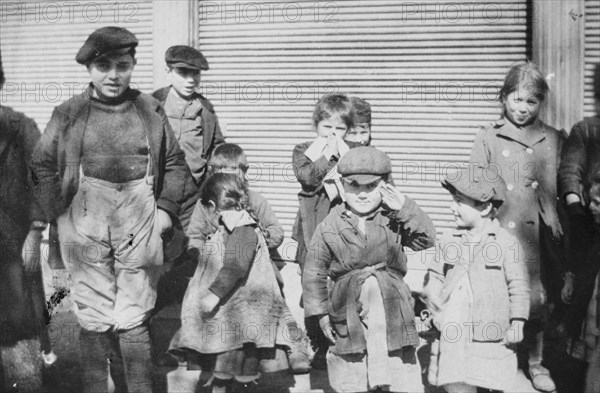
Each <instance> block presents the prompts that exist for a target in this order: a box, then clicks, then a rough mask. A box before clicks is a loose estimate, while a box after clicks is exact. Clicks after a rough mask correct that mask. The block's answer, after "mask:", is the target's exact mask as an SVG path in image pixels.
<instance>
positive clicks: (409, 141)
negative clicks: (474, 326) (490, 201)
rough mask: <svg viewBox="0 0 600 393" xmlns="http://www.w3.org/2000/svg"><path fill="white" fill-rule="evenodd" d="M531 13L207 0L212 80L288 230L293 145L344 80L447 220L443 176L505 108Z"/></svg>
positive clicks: (513, 8)
mask: <svg viewBox="0 0 600 393" xmlns="http://www.w3.org/2000/svg"><path fill="white" fill-rule="evenodd" d="M526 14H527V5H526V1H525V0H511V1H502V2H495V1H463V2H460V4H459V3H456V2H454V1H439V0H436V1H431V2H427V1H426V2H420V3H406V2H400V1H368V2H363V1H344V2H326V1H322V2H315V1H293V2H281V1H279V2H269V1H266V2H260V3H256V2H245V1H237V2H235V4H233V3H232V4H227V3H225V2H223V3H215V2H209V1H206V2H205V1H200V2H199V47H200V50H201V51H202V52H203V53H204V54H205V55H206V57H207V58H208V60H209V63H210V67H211V68H210V70H209V71H207V72H205V73H203V75H202V77H203V91H204V93H205V94H206V96H207V97H208V98H209V99H210V100H211V101H212V102H213V103H214V104H215V107H216V110H217V113H218V115H219V117H220V120H221V123H222V125H223V126H224V128H225V130H226V135H227V138H228V140H229V141H231V142H234V143H238V144H240V145H241V146H242V147H243V148H244V149H245V150H246V152H247V153H248V156H249V160H250V161H251V162H252V163H253V168H252V169H251V172H250V178H251V181H252V186H253V187H254V188H256V189H257V190H258V191H260V192H261V193H263V195H264V196H265V197H266V198H267V199H268V200H269V201H270V202H271V204H272V205H273V207H274V209H275V211H276V213H277V215H278V217H279V219H280V221H281V222H282V223H283V224H284V226H285V230H286V233H287V235H288V236H289V235H290V233H291V228H292V225H293V221H294V218H295V215H296V211H297V208H298V203H297V196H296V195H297V192H298V191H299V185H298V183H297V182H296V180H295V177H294V174H293V171H292V168H291V154H292V150H293V147H294V145H295V144H297V143H300V142H304V141H307V140H311V139H312V138H314V136H315V133H314V131H313V130H312V127H311V115H312V110H313V107H314V104H315V102H316V101H317V99H318V98H319V97H320V96H321V95H323V94H325V93H328V92H331V91H335V90H337V91H342V92H347V93H350V94H351V95H357V96H360V97H362V98H364V99H366V100H368V101H369V102H370V103H371V105H372V108H373V127H372V129H373V145H374V146H376V147H379V148H381V149H382V150H384V151H385V152H387V153H388V154H389V155H390V156H391V158H392V160H393V164H394V176H395V179H396V182H397V184H398V185H399V186H400V188H401V189H402V190H403V191H404V192H405V193H406V194H407V195H409V196H411V197H413V198H414V199H416V200H417V202H418V203H419V204H420V206H422V207H423V208H424V209H425V210H426V211H427V212H428V213H429V215H430V216H431V217H432V218H433V219H434V221H435V224H436V226H437V228H438V231H442V230H443V229H444V228H448V227H451V226H453V221H454V220H453V218H452V216H451V215H450V211H449V209H448V205H449V202H450V197H449V196H448V195H447V193H446V192H444V191H443V189H442V188H441V187H440V186H439V181H440V179H441V177H442V176H443V175H444V173H445V169H446V168H450V167H454V166H456V165H457V164H458V163H461V162H465V161H466V160H467V159H468V155H469V153H470V149H471V145H472V142H473V139H474V135H475V133H476V131H477V128H478V126H481V125H484V124H487V123H488V122H489V121H492V120H495V119H497V118H498V115H499V112H500V109H499V106H498V104H497V101H496V94H497V91H498V89H499V86H500V84H501V82H502V80H503V77H504V74H505V72H506V71H507V69H508V68H509V67H510V66H511V65H512V64H513V63H514V62H516V61H520V60H524V59H525V58H526V52H527V28H526V25H527V15H526ZM288 256H289V255H288ZM292 256H293V255H292Z"/></svg>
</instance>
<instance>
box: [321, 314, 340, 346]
mask: <svg viewBox="0 0 600 393" xmlns="http://www.w3.org/2000/svg"><path fill="white" fill-rule="evenodd" d="M319 326H320V327H321V330H322V331H323V334H324V335H325V337H327V339H328V340H329V341H331V342H332V343H334V344H335V343H336V342H337V338H336V337H335V330H333V325H332V324H331V321H330V320H329V315H327V314H326V315H323V316H322V317H321V318H319Z"/></svg>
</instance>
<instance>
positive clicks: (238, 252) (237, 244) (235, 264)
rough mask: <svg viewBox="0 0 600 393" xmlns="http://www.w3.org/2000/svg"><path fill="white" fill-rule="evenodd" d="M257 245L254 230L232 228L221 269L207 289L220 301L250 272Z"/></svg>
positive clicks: (247, 227) (245, 227) (248, 227)
mask: <svg viewBox="0 0 600 393" xmlns="http://www.w3.org/2000/svg"><path fill="white" fill-rule="evenodd" d="M257 244H258V236H257V235H256V232H255V231H254V228H252V227H250V226H242V227H236V228H234V230H233V232H231V234H229V236H228V237H227V240H225V245H224V250H223V251H224V254H223V267H222V268H221V270H220V271H219V274H217V277H216V278H215V280H214V281H213V283H212V284H211V285H210V287H209V288H208V289H209V290H210V291H211V292H212V293H214V294H215V295H217V296H218V297H219V298H221V299H222V298H224V297H225V296H227V295H228V294H229V293H230V292H231V290H232V289H233V288H234V287H235V286H236V284H237V283H238V282H239V281H240V280H242V279H243V278H244V277H246V276H247V275H248V273H249V272H250V268H251V267H252V262H253V261H254V255H255V254H256V245H257Z"/></svg>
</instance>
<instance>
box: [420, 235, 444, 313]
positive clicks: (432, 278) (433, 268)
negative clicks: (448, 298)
mask: <svg viewBox="0 0 600 393" xmlns="http://www.w3.org/2000/svg"><path fill="white" fill-rule="evenodd" d="M444 244H445V243H444V242H443V241H442V242H441V244H440V245H439V246H437V249H436V252H435V257H434V259H433V260H432V261H430V262H429V264H428V265H427V272H426V273H425V282H424V283H423V295H425V301H426V303H427V307H428V308H429V309H432V305H431V304H430V303H431V301H432V300H435V301H437V300H438V299H440V298H441V294H442V288H443V287H444V278H445V277H444V265H445V262H444V258H443V255H442V250H443V249H444V247H443V245H444Z"/></svg>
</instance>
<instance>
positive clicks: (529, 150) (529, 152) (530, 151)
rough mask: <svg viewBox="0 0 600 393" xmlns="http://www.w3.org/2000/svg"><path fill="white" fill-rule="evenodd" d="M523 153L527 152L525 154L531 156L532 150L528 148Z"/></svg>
mask: <svg viewBox="0 0 600 393" xmlns="http://www.w3.org/2000/svg"><path fill="white" fill-rule="evenodd" d="M525 151H526V152H527V154H533V149H532V148H531V147H528V148H527V149H525Z"/></svg>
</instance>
